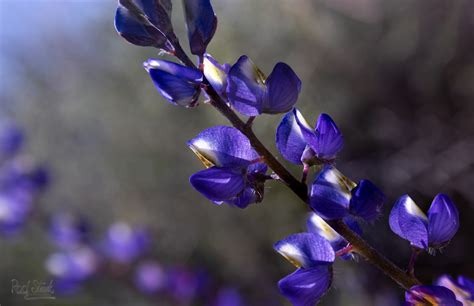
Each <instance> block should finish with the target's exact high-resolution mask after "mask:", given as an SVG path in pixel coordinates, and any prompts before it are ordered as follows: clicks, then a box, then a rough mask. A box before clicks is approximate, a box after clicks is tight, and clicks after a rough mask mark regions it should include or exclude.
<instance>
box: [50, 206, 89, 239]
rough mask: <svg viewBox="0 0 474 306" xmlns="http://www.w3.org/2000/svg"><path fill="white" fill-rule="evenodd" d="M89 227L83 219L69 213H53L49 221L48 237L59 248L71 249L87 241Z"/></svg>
mask: <svg viewBox="0 0 474 306" xmlns="http://www.w3.org/2000/svg"><path fill="white" fill-rule="evenodd" d="M89 234H90V227H89V224H88V222H87V220H86V219H85V218H84V217H81V216H78V215H76V214H73V213H71V212H60V213H55V214H53V215H52V216H51V217H50V220H49V235H50V238H51V240H52V241H53V242H54V243H55V244H56V245H57V246H58V247H60V248H73V247H77V246H79V245H81V244H85V243H86V242H88V241H89V238H90V237H89Z"/></svg>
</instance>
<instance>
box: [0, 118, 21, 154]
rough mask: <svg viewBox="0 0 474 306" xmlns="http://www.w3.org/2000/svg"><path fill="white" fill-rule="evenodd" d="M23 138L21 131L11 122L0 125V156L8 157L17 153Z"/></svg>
mask: <svg viewBox="0 0 474 306" xmlns="http://www.w3.org/2000/svg"><path fill="white" fill-rule="evenodd" d="M24 140H25V135H24V134H23V131H22V130H21V129H20V128H19V127H18V126H16V125H15V124H13V123H11V122H2V124H1V125H0V157H1V158H8V157H11V156H13V155H15V154H17V153H18V151H19V150H20V149H21V147H22V145H23V143H24Z"/></svg>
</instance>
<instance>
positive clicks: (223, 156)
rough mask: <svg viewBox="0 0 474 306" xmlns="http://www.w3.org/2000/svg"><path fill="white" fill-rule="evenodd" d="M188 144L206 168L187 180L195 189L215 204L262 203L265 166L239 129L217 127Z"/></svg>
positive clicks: (242, 205) (243, 206)
mask: <svg viewBox="0 0 474 306" xmlns="http://www.w3.org/2000/svg"><path fill="white" fill-rule="evenodd" d="M188 146H189V147H190V148H191V150H193V152H194V153H195V154H196V155H197V156H198V157H199V159H200V160H201V161H202V162H203V164H204V165H205V166H206V167H208V169H205V170H202V171H199V172H197V173H196V174H194V175H192V176H191V178H190V179H189V180H190V182H191V184H192V185H193V187H194V188H196V190H197V191H199V192H200V193H202V194H203V195H204V196H205V197H206V198H208V199H209V200H211V201H213V202H214V203H216V204H221V203H227V204H230V205H233V206H237V207H239V208H245V207H247V206H248V205H249V204H252V203H257V202H261V201H262V199H263V187H264V186H263V184H264V182H265V180H266V176H265V173H266V171H267V166H266V165H265V164H264V163H261V162H256V161H258V159H259V156H258V154H257V152H255V150H254V149H253V148H252V146H251V145H250V142H249V140H248V139H247V137H245V136H244V135H243V134H242V133H241V132H240V131H239V130H237V129H235V128H232V127H228V126H216V127H212V128H209V129H207V130H204V131H203V132H201V133H200V134H199V135H198V136H197V137H196V138H194V139H192V140H190V141H189V142H188Z"/></svg>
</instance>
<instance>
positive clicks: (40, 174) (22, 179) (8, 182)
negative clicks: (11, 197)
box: [0, 158, 49, 197]
mask: <svg viewBox="0 0 474 306" xmlns="http://www.w3.org/2000/svg"><path fill="white" fill-rule="evenodd" d="M48 183H49V174H48V171H47V170H46V168H45V167H43V166H38V165H36V164H34V163H33V162H32V161H31V160H30V159H28V158H16V159H14V160H11V161H9V162H8V163H6V164H5V165H3V167H2V169H0V191H3V192H22V193H28V194H29V195H30V197H33V196H34V195H36V194H37V193H38V192H40V191H43V190H44V189H45V188H46V186H47V185H48Z"/></svg>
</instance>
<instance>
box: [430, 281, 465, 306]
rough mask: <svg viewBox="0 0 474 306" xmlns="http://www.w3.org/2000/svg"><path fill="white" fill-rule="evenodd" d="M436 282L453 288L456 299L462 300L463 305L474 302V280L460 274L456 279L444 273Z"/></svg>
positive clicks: (450, 288)
mask: <svg viewBox="0 0 474 306" xmlns="http://www.w3.org/2000/svg"><path fill="white" fill-rule="evenodd" d="M435 284H436V285H438V286H443V287H446V288H448V289H449V290H451V291H452V292H453V293H454V295H456V299H457V300H458V301H461V302H462V303H463V305H465V306H467V305H473V304H474V280H472V279H469V278H467V277H465V276H459V277H458V278H457V279H456V280H455V279H453V278H452V277H451V276H449V275H443V276H441V277H439V278H438V279H437V280H436V281H435Z"/></svg>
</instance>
